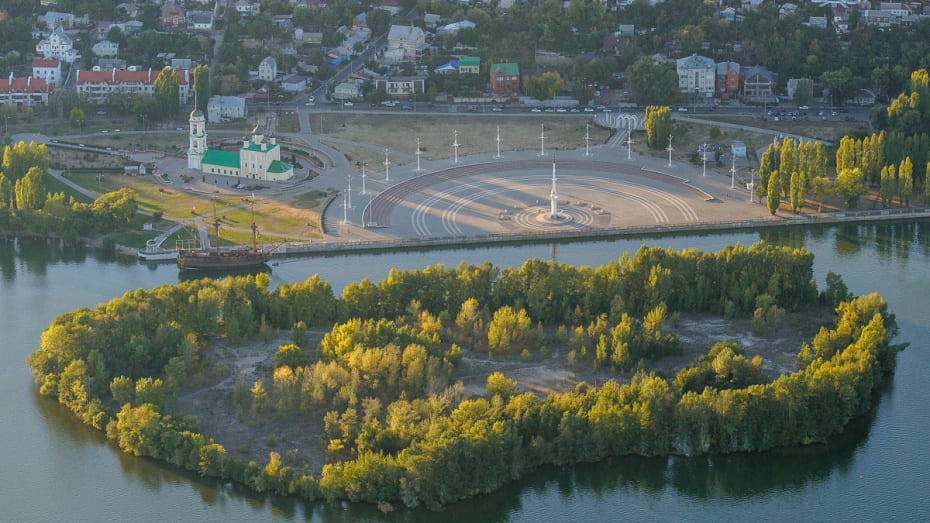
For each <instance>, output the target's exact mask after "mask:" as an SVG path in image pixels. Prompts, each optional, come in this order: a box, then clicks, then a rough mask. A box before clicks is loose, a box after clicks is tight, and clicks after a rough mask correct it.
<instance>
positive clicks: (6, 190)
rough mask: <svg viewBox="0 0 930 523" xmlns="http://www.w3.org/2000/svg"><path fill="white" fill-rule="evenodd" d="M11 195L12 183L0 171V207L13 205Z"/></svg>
mask: <svg viewBox="0 0 930 523" xmlns="http://www.w3.org/2000/svg"><path fill="white" fill-rule="evenodd" d="M13 195H14V193H13V184H11V183H10V180H9V179H8V178H7V177H6V175H5V174H3V173H2V172H0V209H8V208H12V207H13Z"/></svg>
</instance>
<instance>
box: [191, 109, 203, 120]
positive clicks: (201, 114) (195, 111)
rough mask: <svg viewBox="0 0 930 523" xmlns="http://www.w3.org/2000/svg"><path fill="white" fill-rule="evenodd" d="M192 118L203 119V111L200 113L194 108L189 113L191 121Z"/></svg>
mask: <svg viewBox="0 0 930 523" xmlns="http://www.w3.org/2000/svg"><path fill="white" fill-rule="evenodd" d="M194 118H203V111H201V110H200V108H199V107H195V108H194V110H193V111H191V120H193V119H194Z"/></svg>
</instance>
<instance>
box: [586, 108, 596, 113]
mask: <svg viewBox="0 0 930 523" xmlns="http://www.w3.org/2000/svg"><path fill="white" fill-rule="evenodd" d="M584 112H586V113H593V112H594V108H593V107H585V108H584Z"/></svg>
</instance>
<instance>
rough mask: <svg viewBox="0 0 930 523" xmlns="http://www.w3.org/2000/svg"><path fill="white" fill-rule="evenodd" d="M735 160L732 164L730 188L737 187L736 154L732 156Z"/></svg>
mask: <svg viewBox="0 0 930 523" xmlns="http://www.w3.org/2000/svg"><path fill="white" fill-rule="evenodd" d="M732 160H733V162H732V165H730V189H736V156H735V155H734V156H733V158H732Z"/></svg>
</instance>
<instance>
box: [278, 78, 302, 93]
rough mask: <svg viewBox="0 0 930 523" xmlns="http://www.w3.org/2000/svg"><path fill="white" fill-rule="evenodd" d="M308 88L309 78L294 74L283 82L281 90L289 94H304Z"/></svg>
mask: <svg viewBox="0 0 930 523" xmlns="http://www.w3.org/2000/svg"><path fill="white" fill-rule="evenodd" d="M306 88H307V77H306V76H301V75H299V74H292V75H290V76H288V77H287V78H285V79H284V80H281V89H283V90H285V91H287V92H289V93H302V92H303V91H304V89H306Z"/></svg>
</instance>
